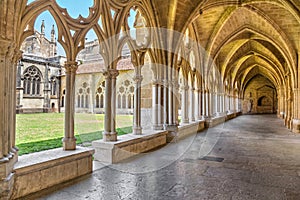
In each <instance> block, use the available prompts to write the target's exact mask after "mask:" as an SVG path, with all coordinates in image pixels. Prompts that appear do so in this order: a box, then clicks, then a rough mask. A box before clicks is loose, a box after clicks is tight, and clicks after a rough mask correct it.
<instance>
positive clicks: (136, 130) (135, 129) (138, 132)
mask: <svg viewBox="0 0 300 200" xmlns="http://www.w3.org/2000/svg"><path fill="white" fill-rule="evenodd" d="M142 130H143V129H142V127H138V126H137V127H133V128H132V133H133V135H142Z"/></svg>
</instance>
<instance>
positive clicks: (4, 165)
mask: <svg viewBox="0 0 300 200" xmlns="http://www.w3.org/2000/svg"><path fill="white" fill-rule="evenodd" d="M17 160H18V156H17V154H13V153H11V154H10V155H9V156H7V157H4V158H2V159H0V199H3V200H8V199H10V198H11V195H12V192H13V189H14V173H12V171H13V168H14V165H15V163H16V162H17Z"/></svg>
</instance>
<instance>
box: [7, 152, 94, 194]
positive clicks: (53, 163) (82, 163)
mask: <svg viewBox="0 0 300 200" xmlns="http://www.w3.org/2000/svg"><path fill="white" fill-rule="evenodd" d="M93 152H94V151H93V150H91V149H84V148H81V147H78V148H77V150H75V151H62V149H54V150H49V151H44V152H38V153H33V154H30V155H24V156H20V159H19V162H18V163H17V164H16V166H15V168H14V173H15V185H14V190H13V191H12V192H13V198H20V197H24V196H26V195H29V194H32V193H34V192H37V191H41V190H43V189H46V188H49V187H52V186H55V185H57V184H62V183H64V182H66V181H70V180H72V179H75V178H78V177H80V176H82V175H86V174H89V173H91V172H92V154H93ZM29 185H30V187H29Z"/></svg>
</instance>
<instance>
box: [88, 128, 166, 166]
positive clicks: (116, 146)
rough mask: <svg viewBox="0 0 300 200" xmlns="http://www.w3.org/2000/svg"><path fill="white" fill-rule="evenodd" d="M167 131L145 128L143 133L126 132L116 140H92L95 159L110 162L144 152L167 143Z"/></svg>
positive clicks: (116, 161)
mask: <svg viewBox="0 0 300 200" xmlns="http://www.w3.org/2000/svg"><path fill="white" fill-rule="evenodd" d="M167 134H168V132H167V131H152V130H149V131H148V130H145V131H144V132H143V135H133V134H127V135H122V136H119V137H118V141H115V142H104V141H103V140H98V141H94V142H93V143H92V146H93V147H94V148H95V155H94V158H95V160H97V161H100V162H104V163H108V164H112V163H118V162H120V161H122V160H125V159H127V158H130V157H132V156H135V155H138V154H140V153H144V152H147V151H150V150H153V149H155V148H158V147H160V146H163V145H165V144H166V143H167V140H166V138H167Z"/></svg>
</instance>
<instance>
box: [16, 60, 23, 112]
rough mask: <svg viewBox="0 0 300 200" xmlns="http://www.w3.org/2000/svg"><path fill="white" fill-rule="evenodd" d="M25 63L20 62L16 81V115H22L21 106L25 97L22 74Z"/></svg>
mask: <svg viewBox="0 0 300 200" xmlns="http://www.w3.org/2000/svg"><path fill="white" fill-rule="evenodd" d="M23 67H24V65H23V63H22V61H19V63H18V68H17V79H16V90H17V93H16V113H17V114H19V113H22V105H21V98H22V96H23V90H24V88H23V87H22V72H23Z"/></svg>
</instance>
